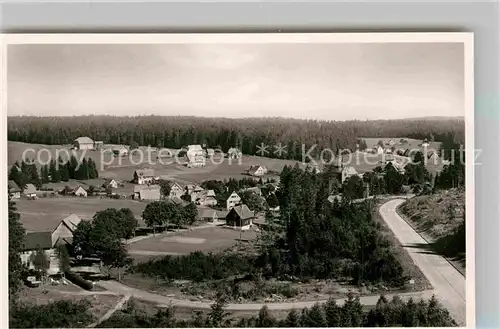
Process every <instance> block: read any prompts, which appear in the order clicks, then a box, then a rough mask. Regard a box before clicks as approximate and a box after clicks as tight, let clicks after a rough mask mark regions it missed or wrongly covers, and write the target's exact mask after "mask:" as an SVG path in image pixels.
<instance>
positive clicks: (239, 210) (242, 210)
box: [228, 204, 254, 219]
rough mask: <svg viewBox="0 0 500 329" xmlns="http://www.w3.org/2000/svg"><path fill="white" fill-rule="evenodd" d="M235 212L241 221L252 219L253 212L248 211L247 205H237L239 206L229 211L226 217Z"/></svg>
mask: <svg viewBox="0 0 500 329" xmlns="http://www.w3.org/2000/svg"><path fill="white" fill-rule="evenodd" d="M232 211H234V212H236V214H238V216H239V217H240V218H241V219H248V218H252V217H254V214H253V212H252V211H251V210H250V209H248V207H247V205H245V204H242V205H239V206H236V207H234V208H233V209H231V210H230V211H229V213H228V215H229V214H230V213H231V212H232Z"/></svg>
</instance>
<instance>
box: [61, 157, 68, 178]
mask: <svg viewBox="0 0 500 329" xmlns="http://www.w3.org/2000/svg"><path fill="white" fill-rule="evenodd" d="M58 161H59V173H60V176H61V181H63V182H67V181H68V180H69V171H68V163H69V161H63V160H62V159H61V157H59V159H58Z"/></svg>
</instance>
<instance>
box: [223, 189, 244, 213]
mask: <svg viewBox="0 0 500 329" xmlns="http://www.w3.org/2000/svg"><path fill="white" fill-rule="evenodd" d="M240 203H241V197H240V196H239V195H238V193H236V192H233V193H231V195H230V196H229V197H228V198H227V200H226V209H227V210H230V209H232V208H233V207H235V206H237V205H239V204H240Z"/></svg>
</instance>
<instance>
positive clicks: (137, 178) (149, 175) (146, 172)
mask: <svg viewBox="0 0 500 329" xmlns="http://www.w3.org/2000/svg"><path fill="white" fill-rule="evenodd" d="M156 180H158V177H156V176H155V171H154V169H151V168H144V169H136V170H135V171H134V179H133V183H134V184H139V185H144V184H151V183H154V182H155V181H156Z"/></svg>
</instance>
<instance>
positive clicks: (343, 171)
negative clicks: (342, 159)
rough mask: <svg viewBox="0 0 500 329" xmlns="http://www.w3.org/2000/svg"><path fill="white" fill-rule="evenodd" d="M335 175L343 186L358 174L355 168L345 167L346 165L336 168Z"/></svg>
mask: <svg viewBox="0 0 500 329" xmlns="http://www.w3.org/2000/svg"><path fill="white" fill-rule="evenodd" d="M334 173H335V174H336V175H337V179H338V180H339V181H340V183H341V184H344V182H345V181H346V180H347V179H348V178H349V177H351V176H354V175H357V174H358V172H357V171H356V169H355V168H354V167H353V166H344V164H340V165H337V166H335V168H334Z"/></svg>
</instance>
